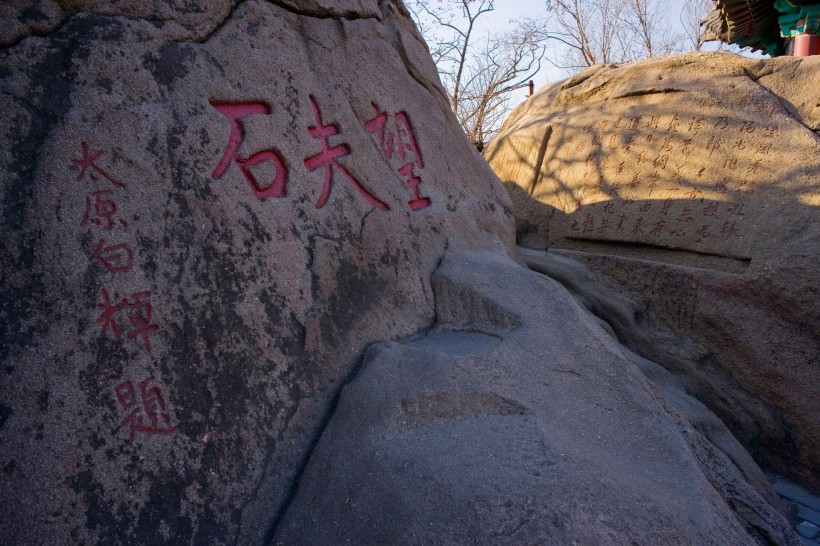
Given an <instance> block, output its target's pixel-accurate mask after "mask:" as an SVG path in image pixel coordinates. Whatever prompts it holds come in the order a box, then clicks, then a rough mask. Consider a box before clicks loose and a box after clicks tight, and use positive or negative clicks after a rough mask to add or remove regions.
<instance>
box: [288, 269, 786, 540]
mask: <svg viewBox="0 0 820 546" xmlns="http://www.w3.org/2000/svg"><path fill="white" fill-rule="evenodd" d="M533 259H535V260H537V259H538V258H537V256H536V257H535V258H533ZM433 289H434V291H435V296H436V317H437V324H436V328H435V329H433V330H431V331H429V332H426V333H425V334H424V335H423V336H419V337H417V338H413V339H410V340H406V341H404V342H385V343H379V344H375V345H373V346H372V347H371V348H369V349H368V350H367V352H366V353H365V355H364V359H363V363H362V366H361V369H360V371H359V373H358V374H357V375H356V377H355V378H354V379H353V380H352V381H351V382H350V384H349V385H348V386H347V387H345V389H344V390H343V391H342V394H341V396H340V398H339V403H338V406H337V409H336V411H335V413H334V414H333V417H332V418H331V420H330V423H329V424H328V426H327V428H326V430H325V433H324V434H323V435H322V437H321V439H320V440H319V442H318V444H317V446H316V449H315V450H314V453H313V455H312V457H311V459H310V461H309V462H308V465H307V467H306V468H305V471H304V473H303V474H302V475H301V477H300V480H299V487H298V489H297V491H296V494H295V498H294V500H293V502H292V503H291V504H290V507H289V509H288V510H287V512H286V513H285V514H284V517H283V519H282V520H281V522H280V524H279V525H278V528H277V532H276V534H275V536H274V543H275V544H281V545H293V544H305V545H332V544H440V545H445V544H446V545H450V544H452V545H455V544H482V545H484V544H486V545H499V544H505V545H511V546H512V545H519V544H567V545H569V544H596V545H598V544H600V545H610V544H612V545H614V544H619V545H620V544H669V545H673V544H674V545H683V544H692V545H695V544H727V545H728V544H731V545H738V546H740V545H744V546H748V545H754V544H760V545H764V544H778V545H795V546H797V545H798V544H800V542H799V539H798V538H797V536H796V535H795V534H794V533H793V532H792V531H791V529H790V528H789V525H788V523H787V522H786V520H785V518H783V517H782V516H781V515H780V514H779V513H778V511H777V509H775V508H774V506H777V505H778V504H779V501H778V500H777V498H776V496H775V495H774V494H773V493H772V492H771V490H770V489H769V488H768V484H766V480H765V478H764V476H763V474H762V473H761V471H760V469H759V468H758V467H757V466H756V465H755V464H754V462H753V461H752V460H751V458H750V457H749V455H748V453H746V451H745V450H744V449H743V448H742V447H741V446H740V445H739V444H738V442H737V440H735V439H734V437H733V436H732V435H731V434H730V433H729V431H728V430H727V429H726V427H725V425H723V424H722V423H721V422H720V421H719V420H718V419H717V418H716V417H715V416H714V415H713V414H712V413H711V412H710V411H708V410H707V409H706V408H705V407H703V405H701V404H699V403H698V402H697V401H696V400H695V399H693V398H692V397H690V396H687V395H686V394H685V393H684V392H683V390H682V389H681V386H680V385H679V384H678V383H677V382H676V381H675V379H674V378H673V377H672V376H671V374H669V373H668V372H665V371H664V370H663V368H661V367H660V366H658V365H657V364H654V363H652V362H649V361H647V360H645V359H641V358H640V357H639V356H638V355H635V354H631V353H629V351H625V350H624V348H623V347H621V346H620V345H619V344H618V342H617V341H616V340H615V339H613V338H612V337H611V336H610V335H608V334H607V333H605V330H604V329H602V328H601V327H600V326H599V325H598V320H597V319H596V318H595V317H594V316H593V315H592V314H589V313H587V312H585V310H584V309H583V308H582V307H581V306H580V305H578V304H577V303H576V302H575V301H574V300H573V299H572V297H571V296H570V295H569V293H568V292H567V291H566V290H564V289H563V288H562V287H561V286H560V285H559V284H558V283H556V282H554V281H552V280H550V279H548V278H546V277H544V276H543V275H540V274H538V273H535V272H533V271H528V270H527V269H525V268H522V267H520V266H519V265H517V264H515V263H513V262H512V261H510V260H509V259H507V258H504V257H501V256H498V255H486V254H478V253H459V254H455V255H448V256H446V257H445V258H444V260H443V261H442V265H441V267H439V269H438V270H437V271H436V272H435V274H434V276H433ZM647 378H649V380H648V379H647Z"/></svg>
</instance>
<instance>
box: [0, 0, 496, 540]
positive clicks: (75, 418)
mask: <svg viewBox="0 0 820 546" xmlns="http://www.w3.org/2000/svg"><path fill="white" fill-rule="evenodd" d="M24 4H31V3H26V2H17V1H14V2H11V3H9V4H8V5H7V4H6V3H4V5H3V8H2V12H3V15H4V16H8V14H9V13H10V11H9V10H11V13H12V15H13V13H14V10H18V12H19V14H20V15H21V16H23V23H24V24H22V26H16V27H14V28H11V29H10V30H9V28H10V27H8V25H6V26H4V27H3V29H5V30H7V31H8V32H9V33H10V34H9V35H8V36H6V37H4V39H3V43H4V44H6V45H8V47H6V48H5V49H3V50H2V51H0V112H2V113H1V114H0V115H2V118H3V125H2V127H3V129H2V133H0V149H1V150H2V154H0V164H1V165H2V166H1V167H0V203H2V205H0V231H2V234H3V235H2V238H1V240H0V301H2V306H0V339H2V343H0V362H2V366H0V376H1V379H0V469H2V472H0V512H2V514H3V517H2V518H0V543H3V544H55V543H75V544H93V543H101V544H115V543H123V544H155V543H173V544H191V543H196V544H212V543H244V544H248V543H251V544H252V543H257V544H258V543H262V542H264V541H265V539H266V536H267V535H268V533H269V531H270V528H271V525H272V523H273V521H274V520H275V518H276V516H277V514H278V511H279V509H280V507H281V506H282V504H283V502H284V500H285V499H286V498H287V496H288V493H289V491H290V489H291V485H292V482H293V479H294V476H295V475H296V474H297V472H298V469H299V468H300V467H301V466H302V464H303V461H304V458H305V456H306V454H307V453H308V451H309V448H310V445H311V443H312V442H313V441H314V439H315V436H316V434H317V432H318V431H319V430H320V428H321V424H322V423H323V421H324V419H325V418H326V414H327V412H328V411H329V409H330V408H331V407H332V401H333V400H334V399H335V398H336V396H337V395H338V389H339V388H340V385H341V384H342V383H343V382H344V380H345V379H346V378H347V376H348V374H349V373H350V370H351V368H352V366H353V365H354V363H355V362H356V361H357V360H358V359H359V358H360V355H361V352H362V351H363V350H364V348H365V347H366V346H367V345H368V344H370V343H372V342H373V341H375V340H380V339H395V338H400V337H407V336H408V335H410V334H412V333H414V332H417V331H418V330H419V329H423V328H426V327H429V325H430V324H431V323H432V322H433V319H434V309H433V292H432V289H431V286H430V281H429V279H430V274H431V272H432V271H433V270H434V269H435V267H436V265H437V264H438V261H439V260H440V259H441V256H443V254H444V253H445V250H446V249H447V248H451V249H454V248H455V249H458V248H461V249H495V251H498V252H502V253H506V252H508V251H509V248H510V246H509V245H510V243H511V242H512V221H511V216H510V214H509V212H508V210H507V209H508V208H509V200H508V198H507V196H506V194H505V192H504V190H503V189H502V188H501V186H500V185H499V184H498V182H497V179H496V178H495V177H494V175H493V174H492V172H491V171H490V170H489V168H488V167H487V165H486V164H485V163H484V162H483V161H482V160H481V158H480V157H479V156H478V155H477V153H476V152H475V151H474V150H473V149H472V147H471V146H470V144H469V143H468V141H467V139H466V138H465V137H464V135H463V134H462V131H461V129H460V127H459V126H458V124H457V123H456V122H455V120H454V118H453V116H452V113H451V112H450V110H449V107H448V105H447V101H446V99H445V97H444V95H443V92H442V91H441V90H440V86H439V83H438V80H437V75H436V71H435V67H434V65H433V63H432V61H431V60H430V57H429V54H428V52H427V50H426V47H425V45H424V43H423V41H422V40H421V38H420V37H419V36H418V34H417V33H416V31H415V28H414V26H413V24H412V22H411V20H410V19H409V17H407V15H406V12H405V11H404V7H403V5H402V4H401V3H400V2H391V1H383V2H376V1H375V0H361V1H360V2H336V1H333V0H316V1H312V2H291V1H287V2H285V1H282V2H267V1H260V0H247V1H242V2H234V3H230V2H215V1H213V2H203V3H199V2H172V3H168V2H160V1H156V2H96V1H93V2H92V1H85V0H77V1H70V2H69V1H66V2H59V3H58V4H59V5H61V6H63V8H64V9H63V8H60V9H58V8H57V7H56V5H55V3H53V2H42V3H38V5H40V6H41V7H42V8H43V10H45V9H46V7H48V6H50V8H49V10H50V11H49V12H48V13H50V14H51V15H48V14H45V15H43V14H42V13H41V15H42V17H39V16H38V15H37V10H35V9H34V8H32V9H23V8H25V5H24ZM297 4H298V6H297ZM170 5H172V6H173V7H169V6H170ZM44 6H45V7H44ZM29 7H30V6H29ZM52 8H53V9H52ZM83 10H87V11H89V12H83ZM47 11H48V10H47ZM52 16H53V17H52ZM8 20H9V19H8V18H6V19H4V21H5V22H8ZM32 21H40V22H41V23H42V26H37V25H33V23H32ZM29 23H32V24H29ZM183 23H184V24H188V27H186V28H187V30H186V28H182V26H184V25H183ZM27 25H28V26H27ZM181 25H182V26H181ZM35 27H36V28H35ZM3 29H0V30H3ZM27 29H28V30H27ZM5 30H4V31H5ZM48 32H51V33H50V34H46V35H42V36H41V35H40V34H42V33H48ZM20 33H22V36H21V34H20ZM26 33H28V34H26Z"/></svg>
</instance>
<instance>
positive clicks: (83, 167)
mask: <svg viewBox="0 0 820 546" xmlns="http://www.w3.org/2000/svg"><path fill="white" fill-rule="evenodd" d="M80 147H81V148H82V150H83V157H82V158H81V159H72V162H73V163H76V164H77V165H79V166H80V174H78V175H77V178H76V180H82V179H83V178H84V177H85V175H86V173H88V177H89V178H90V179H91V180H93V181H95V182H96V181H97V180H99V179H98V178H97V176H96V175H95V173H96V174H99V175H100V176H102V177H103V178H105V179H106V180H108V181H109V182H110V183H111V184H113V185H114V186H116V187H118V188H124V187H125V184H123V183H122V182H120V181H119V180H117V179H115V178H114V177H113V176H111V175H110V174H108V173H107V172H105V171H104V170H103V169H102V168H101V167H100V166H99V165H97V163H96V161H97V159H99V158H100V156H102V155H103V152H96V153H93V154H90V155H89V153H88V144H86V143H85V142H81V143H80ZM89 169H90V172H89Z"/></svg>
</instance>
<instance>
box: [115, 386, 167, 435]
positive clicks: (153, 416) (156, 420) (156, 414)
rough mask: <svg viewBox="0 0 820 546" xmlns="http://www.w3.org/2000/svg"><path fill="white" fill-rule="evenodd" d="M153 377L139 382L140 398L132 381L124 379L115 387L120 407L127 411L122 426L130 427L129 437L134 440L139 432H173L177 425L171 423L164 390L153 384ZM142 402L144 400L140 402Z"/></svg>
mask: <svg viewBox="0 0 820 546" xmlns="http://www.w3.org/2000/svg"><path fill="white" fill-rule="evenodd" d="M152 382H153V379H152V378H150V377H149V378H147V379H143V380H142V381H140V382H139V398H140V400H139V401H138V400H137V391H136V389H135V388H134V383H133V382H132V381H123V382H122V383H120V384H119V385H117V386H116V387H114V394H115V395H116V397H117V401H118V402H119V404H120V407H121V408H122V409H123V411H125V412H126V413H127V415H126V417H125V419H123V420H122V422H120V427H122V428H127V429H128V439H129V440H133V439H134V437H135V436H136V435H137V433H138V432H142V433H145V434H171V433H173V432H174V431H175V430H176V427H174V426H172V425H171V415H170V413H169V412H168V406H167V404H166V402H165V397H164V396H163V395H162V391H161V390H160V388H159V387H157V386H156V385H154V386H151V383H152ZM140 402H142V403H141V404H140Z"/></svg>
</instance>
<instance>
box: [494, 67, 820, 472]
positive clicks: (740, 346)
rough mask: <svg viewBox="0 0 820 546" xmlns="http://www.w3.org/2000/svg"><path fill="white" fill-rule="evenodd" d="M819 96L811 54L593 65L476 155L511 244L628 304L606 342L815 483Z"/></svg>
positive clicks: (766, 456)
mask: <svg viewBox="0 0 820 546" xmlns="http://www.w3.org/2000/svg"><path fill="white" fill-rule="evenodd" d="M818 88H820V58H806V59H794V58H778V59H771V60H752V59H744V58H741V57H738V56H735V55H731V54H725V53H711V54H707V53H700V54H688V55H681V56H676V57H671V58H662V59H657V60H650V61H645V62H640V63H634V64H628V65H623V66H599V67H595V68H592V69H589V70H587V71H585V72H582V73H581V74H579V75H578V76H576V77H574V78H571V79H569V80H566V81H563V82H560V83H557V84H555V85H552V86H549V87H547V88H545V89H543V90H541V91H539V92H538V93H536V94H535V95H534V96H533V97H531V98H530V99H528V100H527V102H525V103H524V104H522V105H521V106H519V107H518V109H517V110H515V111H514V112H513V113H512V115H511V116H510V118H509V119H508V120H507V122H506V123H505V126H504V128H503V130H502V133H501V134H500V136H499V137H498V138H497V139H496V140H495V141H494V142H493V143H491V145H490V146H489V147H488V149H487V150H486V152H485V156H486V157H487V159H488V161H489V163H490V165H491V166H492V168H493V169H494V170H495V172H496V173H497V174H498V175H499V177H500V178H501V179H502V181H503V182H504V183H505V185H506V187H507V189H508V191H509V193H510V195H511V197H512V200H513V204H514V210H515V215H516V231H517V239H518V242H519V244H520V245H522V246H524V247H527V248H530V249H540V250H544V249H548V250H549V251H550V253H552V254H561V255H563V256H565V257H572V258H574V259H576V260H579V261H580V262H582V263H583V264H584V265H586V266H587V267H588V268H589V270H588V272H587V275H588V276H589V278H584V279H579V278H577V277H574V276H573V273H572V270H571V268H570V269H567V268H562V271H563V273H565V274H564V275H563V277H564V279H563V280H564V281H565V282H567V283H568V284H575V285H583V286H586V287H587V288H589V286H590V282H591V283H597V284H598V285H600V286H604V285H605V286H607V291H608V292H607V293H609V294H613V293H614V294H617V295H618V297H619V298H621V299H624V300H625V301H629V302H631V307H632V310H633V313H632V315H631V316H628V317H627V316H626V315H623V316H621V318H623V319H624V320H620V319H618V317H617V316H614V315H612V314H610V318H613V319H614V320H612V321H611V323H610V325H611V327H612V328H613V329H614V331H615V333H616V334H617V335H618V337H619V339H621V340H622V341H624V342H625V343H627V344H628V345H629V346H630V347H631V348H632V349H633V350H635V351H636V352H638V353H640V354H642V355H643V356H646V357H648V358H650V359H652V360H654V361H656V362H658V363H660V364H662V365H663V366H664V367H666V368H667V369H668V370H670V371H671V372H672V373H674V374H675V375H676V376H678V377H679V378H680V380H681V381H683V384H684V385H685V386H686V390H687V392H689V393H691V394H693V395H695V396H697V398H699V399H700V400H701V401H703V402H704V403H705V404H706V405H707V406H709V407H710V408H711V409H713V410H714V411H715V412H716V413H717V414H718V415H719V416H720V417H721V418H722V419H723V420H724V421H725V422H726V423H727V424H728V425H729V427H730V428H731V430H732V431H733V432H734V433H735V434H736V435H737V436H738V437H739V439H740V440H741V441H742V442H743V443H744V445H745V446H746V447H747V448H748V449H749V450H750V451H751V452H752V454H753V455H754V456H755V457H756V458H757V460H758V461H760V462H762V463H764V464H766V465H768V466H772V467H774V468H776V469H777V470H779V471H781V472H783V473H786V474H787V475H790V476H792V477H793V478H794V479H796V480H797V481H799V482H802V483H804V484H807V485H809V486H812V487H814V488H818V487H820V464H819V463H820V411H818V403H817V401H818V399H820V381H818V375H817V372H818V363H820V295H818V284H817V279H818V278H820V209H818V206H820V186H818V183H819V182H820V135H818V132H820V103H818V101H817V96H818V95H817V89H818ZM610 288H611V289H612V290H610ZM613 291H614V292H613ZM599 307H600V306H599ZM659 332H665V333H664V334H662V335H660V334H659Z"/></svg>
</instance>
